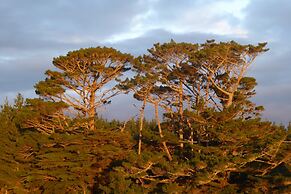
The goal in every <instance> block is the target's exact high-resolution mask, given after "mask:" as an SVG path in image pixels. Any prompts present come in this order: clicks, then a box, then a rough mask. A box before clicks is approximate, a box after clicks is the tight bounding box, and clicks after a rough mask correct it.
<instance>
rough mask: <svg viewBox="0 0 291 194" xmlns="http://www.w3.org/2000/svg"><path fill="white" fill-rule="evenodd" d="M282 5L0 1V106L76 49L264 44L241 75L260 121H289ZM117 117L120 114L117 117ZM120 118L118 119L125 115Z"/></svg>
mask: <svg viewBox="0 0 291 194" xmlns="http://www.w3.org/2000/svg"><path fill="white" fill-rule="evenodd" d="M290 21H291V1H290V0H25V1H24V0H0V25H1V26H0V102H3V100H4V99H5V97H8V98H9V99H11V98H13V97H14V96H15V95H16V94H17V93H18V92H20V93H22V94H23V95H24V96H25V97H33V96H34V89H33V85H34V84H35V83H36V82H38V81H40V80H41V79H43V78H44V76H43V73H44V71H45V70H46V69H49V68H52V64H51V61H52V58H53V57H56V56H59V55H64V54H66V53H67V52H68V51H70V50H75V49H79V48H81V47H92V46H99V45H105V46H113V47H115V48H117V49H119V50H121V51H124V52H130V53H133V54H136V55H137V54H142V53H145V52H146V49H147V48H150V47H151V46H152V44H153V43H156V42H166V41H169V40H170V39H174V40H176V41H177V42H180V41H187V42H194V43H197V42H198V43H202V42H204V41H205V40H207V39H216V40H217V41H229V40H235V41H238V42H240V43H253V44H255V43H257V42H268V47H269V48H270V51H268V52H267V53H265V54H263V55H261V56H260V57H259V58H257V60H256V61H255V63H254V64H253V66H252V67H251V68H250V70H249V72H248V73H249V75H252V76H255V77H256V78H257V81H258V86H257V88H256V91H257V96H256V97H255V98H254V101H255V102H256V103H257V104H258V105H264V106H265V108H266V111H265V113H264V114H263V116H264V118H267V119H270V120H272V121H276V122H279V123H280V122H283V123H287V122H288V121H289V120H291V64H290V63H291V47H290V45H289V44H290V42H291V36H290V31H291V25H290ZM129 101H130V97H128V96H121V97H120V98H118V99H114V101H113V105H112V106H111V108H110V107H109V108H107V111H108V109H110V110H111V111H110V113H111V117H116V118H121V119H127V118H128V117H130V116H133V115H130V114H129V112H132V110H135V109H136V108H135V107H134V106H132V105H130V103H128V102H129ZM120 110H122V111H120ZM125 113H126V114H125Z"/></svg>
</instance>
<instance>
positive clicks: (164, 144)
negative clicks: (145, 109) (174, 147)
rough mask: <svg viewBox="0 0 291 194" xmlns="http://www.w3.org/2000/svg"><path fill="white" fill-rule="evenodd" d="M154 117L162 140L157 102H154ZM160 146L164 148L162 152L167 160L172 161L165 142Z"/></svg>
mask: <svg viewBox="0 0 291 194" xmlns="http://www.w3.org/2000/svg"><path fill="white" fill-rule="evenodd" d="M155 117H156V121H157V125H158V129H159V134H160V137H161V138H164V135H163V131H162V127H161V123H160V119H159V105H158V101H155ZM162 145H163V146H164V150H165V152H166V154H167V156H168V159H169V160H170V161H172V160H173V158H172V156H171V153H170V151H169V149H168V147H167V144H166V142H165V141H162Z"/></svg>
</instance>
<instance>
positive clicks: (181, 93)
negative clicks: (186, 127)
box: [179, 81, 184, 148]
mask: <svg viewBox="0 0 291 194" xmlns="http://www.w3.org/2000/svg"><path fill="white" fill-rule="evenodd" d="M179 84H180V87H179V140H180V147H181V148H183V147H184V143H183V141H184V131H183V83H182V82H181V81H180V83H179Z"/></svg>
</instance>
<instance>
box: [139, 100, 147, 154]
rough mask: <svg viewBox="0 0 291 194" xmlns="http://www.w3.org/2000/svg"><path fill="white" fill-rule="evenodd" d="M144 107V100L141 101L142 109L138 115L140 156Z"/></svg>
mask: <svg viewBox="0 0 291 194" xmlns="http://www.w3.org/2000/svg"><path fill="white" fill-rule="evenodd" d="M145 106H146V99H144V100H143V104H142V107H141V109H140V115H139V139H138V155H140V154H141V140H142V129H143V120H144V109H145Z"/></svg>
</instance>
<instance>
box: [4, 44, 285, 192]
mask: <svg viewBox="0 0 291 194" xmlns="http://www.w3.org/2000/svg"><path fill="white" fill-rule="evenodd" d="M267 50H268V49H267V48H266V43H259V44H258V45H242V44H239V43H237V42H234V41H230V42H216V41H214V40H208V41H206V42H205V43H203V44H194V43H184V42H183V43H176V42H175V41H173V40H171V41H170V42H167V43H163V44H160V43H156V44H154V46H153V47H152V48H150V49H148V52H147V53H146V54H144V55H142V56H137V57H136V56H132V55H131V54H127V53H122V52H120V51H118V50H116V49H114V48H107V47H96V48H85V49H80V50H76V51H71V52H69V53H68V54H67V55H65V56H59V57H56V58H54V59H53V65H54V70H47V71H46V73H45V74H46V79H45V80H43V81H40V82H38V83H37V84H36V85H35V86H34V87H35V89H36V94H37V95H38V96H39V97H38V98H33V99H24V98H23V97H22V95H20V94H19V95H18V96H16V98H15V101H14V103H13V104H11V103H8V101H6V102H5V103H4V104H3V105H2V106H1V110H0V188H1V190H0V192H1V193H49V194H51V193H134V194H137V193H288V192H290V191H291V190H290V185H291V179H290V161H291V155H290V154H291V153H290V138H291V136H290V129H291V125H289V126H287V127H285V126H280V125H276V124H274V123H271V122H268V121H263V120H262V119H261V118H260V113H261V112H262V111H263V107H262V106H257V105H255V104H254V103H253V102H252V101H251V98H252V97H253V96H254V95H255V90H254V88H255V86H256V85H257V83H256V79H255V78H253V77H248V76H247V74H246V73H247V70H248V68H249V67H250V66H251V65H253V63H254V61H255V59H256V57H258V56H259V55H260V54H263V53H264V52H266V51H267ZM119 94H127V95H128V97H129V98H130V97H131V96H133V98H134V99H136V100H138V101H139V102H140V107H139V114H138V117H137V118H135V117H133V118H132V119H130V120H128V121H119V120H110V121H109V120H106V119H103V118H102V117H100V113H101V112H102V108H103V107H104V106H106V105H108V104H110V103H111V102H112V101H114V100H115V99H116V97H118V95H119ZM129 106H131V105H129ZM147 106H152V107H153V109H152V110H153V112H152V115H153V117H154V118H155V119H153V120H151V121H150V120H145V118H144V117H145V108H146V107H147ZM119 111H120V112H119V113H118V114H123V110H119ZM133 114H134V113H133ZM161 115H162V119H161V117H160V116H161ZM288 145H289V146H288Z"/></svg>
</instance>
